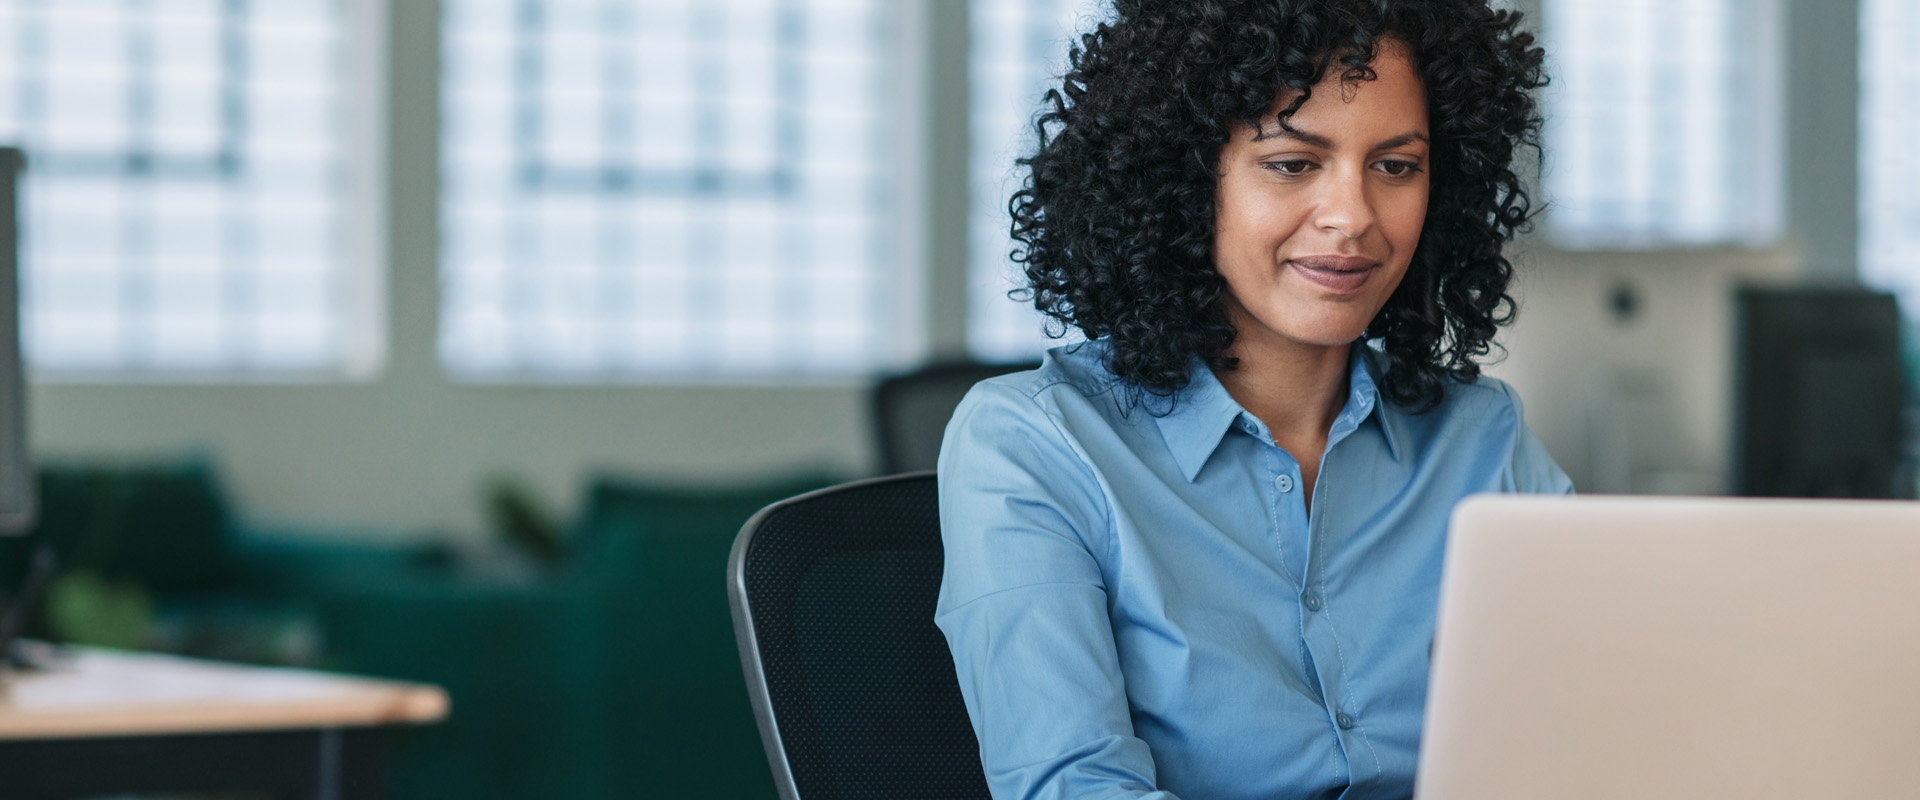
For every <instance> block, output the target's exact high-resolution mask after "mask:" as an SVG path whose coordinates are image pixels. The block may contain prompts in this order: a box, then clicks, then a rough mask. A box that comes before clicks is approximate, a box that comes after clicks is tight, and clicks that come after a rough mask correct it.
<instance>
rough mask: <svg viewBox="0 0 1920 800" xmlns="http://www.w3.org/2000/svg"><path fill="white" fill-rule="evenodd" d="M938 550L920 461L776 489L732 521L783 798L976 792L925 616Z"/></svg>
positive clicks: (743, 653) (757, 709) (736, 574)
mask: <svg viewBox="0 0 1920 800" xmlns="http://www.w3.org/2000/svg"><path fill="white" fill-rule="evenodd" d="M941 552H942V551H941V546H940V519H939V511H938V504H937V502H936V497H935V489H934V478H933V473H931V472H920V473H914V474H909V475H894V476H888V477H883V478H872V479H869V480H864V481H856V482H853V483H848V484H842V485H840V486H833V487H828V488H826V489H821V490H819V491H815V492H811V493H808V494H803V495H800V496H799V497H795V498H791V499H788V500H782V501H780V502H778V503H775V504H773V505H770V506H767V507H766V508H765V509H762V510H761V511H760V513H758V514H755V515H754V517H753V519H751V520H749V521H748V522H747V524H746V527H744V528H742V529H741V531H740V536H739V537H738V538H736V539H735V540H734V543H733V555H732V557H731V558H729V559H728V563H727V594H728V599H729V600H730V601H731V603H732V606H733V631H734V638H735V639H736V640H737V641H738V643H739V645H740V665H741V668H742V669H743V670H744V671H745V672H746V678H747V692H748V694H749V695H751V696H752V699H753V711H754V716H755V717H756V718H757V719H758V721H759V723H760V739H761V742H762V743H763V744H764V745H765V746H766V751H767V761H768V763H769V764H770V765H771V766H772V767H773V778H774V783H775V785H777V786H778V787H779V789H780V797H781V799H782V800H801V799H802V798H804V799H805V800H866V799H867V798H872V799H873V800H881V799H882V798H885V799H886V800H895V799H896V798H918V799H919V800H987V798H988V797H989V794H988V792H987V785H986V779H985V777H984V776H983V774H982V772H981V767H980V745H979V741H978V740H977V739H975V738H974V735H973V726H972V724H971V723H970V722H969V721H968V720H967V710H966V706H965V705H964V702H963V701H962V700H961V698H960V684H959V681H958V679H956V678H955V677H954V670H953V657H952V655H951V654H950V653H949V651H948V650H947V642H946V639H945V638H944V637H942V636H941V634H940V630H939V629H938V628H936V627H934V624H933V607H934V600H935V597H936V594H937V593H938V591H939V587H940V562H941Z"/></svg>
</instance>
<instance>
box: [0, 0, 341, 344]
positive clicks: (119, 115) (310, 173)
mask: <svg viewBox="0 0 1920 800" xmlns="http://www.w3.org/2000/svg"><path fill="white" fill-rule="evenodd" d="M346 17H347V14H346V12H345V10H344V9H343V8H342V6H341V4H340V3H339V2H325V1H324V0H274V2H245V1H244V0H164V2H160V1H158V0H58V2H55V1H54V0H0V142H7V143H18V144H19V145H21V146H22V147H23V148H24V149H25V150H26V151H27V157H28V166H27V172H26V176H25V180H24V183H23V187H22V194H23V205H24V209H23V213H24V221H23V222H24V224H23V231H22V240H23V241H22V273H23V274H22V297H23V307H24V313H23V336H24V345H25V349H26V354H27V358H28V361H29V363H31V364H32V365H33V367H34V368H35V369H36V370H37V371H39V372H40V373H42V374H53V375H59V374H75V373H79V374H88V375H104V376H132V375H140V374H150V375H181V374H189V373H192V374H205V375H225V376H236V375H285V374H303V373H317V374H324V373H337V372H341V371H349V370H356V369H360V368H364V367H366V366H370V363H369V362H370V360H371V353H370V350H371V348H372V347H373V346H375V343H371V342H369V341H368V337H367V334H366V333H365V332H366V331H367V330H369V329H370V327H371V326H370V325H369V324H368V320H367V318H366V317H367V315H368V314H370V313H371V311H372V309H371V308H369V307H368V305H369V304H368V303H367V302H365V299H364V297H365V292H364V291H362V290H363V289H364V288H365V286H364V284H363V283H357V282H356V279H359V280H364V278H365V273H364V272H354V271H352V270H350V269H349V267H348V263H347V261H348V259H347V258H346V256H347V252H348V251H347V248H348V246H349V245H348V243H349V242H350V241H351V239H352V236H353V235H354V229H353V228H352V226H351V221H350V220H349V219H348V217H347V215H346V214H344V213H343V209H342V206H343V205H344V204H343V202H342V200H343V197H345V193H346V192H347V191H349V190H350V189H351V188H353V180H352V179H351V177H350V176H349V175H348V169H347V166H348V165H347V160H348V158H347V157H348V154H347V152H346V150H347V149H348V148H347V145H346V143H347V142H348V141H350V136H349V135H348V133H349V131H348V128H347V123H348V119H347V114H346V108H345V101H346V97H345V96H344V94H345V92H346V90H347V89H346V87H347V84H348V83H349V82H350V81H349V80H348V79H347V75H346V73H347V70H346V69H345V63H344V59H345V58H346V53H345V48H344V45H345V37H344V36H343V30H344V29H345V27H346V24H347V20H346Z"/></svg>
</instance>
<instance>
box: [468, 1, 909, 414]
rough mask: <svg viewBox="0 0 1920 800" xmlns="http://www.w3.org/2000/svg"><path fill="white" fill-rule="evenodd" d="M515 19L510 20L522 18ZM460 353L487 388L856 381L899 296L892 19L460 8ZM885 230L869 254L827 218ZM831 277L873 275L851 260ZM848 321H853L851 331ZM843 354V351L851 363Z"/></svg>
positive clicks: (860, 6)
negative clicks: (830, 375)
mask: <svg viewBox="0 0 1920 800" xmlns="http://www.w3.org/2000/svg"><path fill="white" fill-rule="evenodd" d="M503 6H504V7H503ZM446 8H447V12H446V14H445V15H444V16H443V18H442V20H443V23H442V24H443V26H444V27H443V34H444V36H445V39H446V41H447V42H448V43H449V49H448V53H449V54H450V55H449V58H448V59H447V61H446V66H445V71H444V73H443V80H444V90H443V92H442V101H443V103H444V104H445V107H444V109H443V116H442V119H443V120H444V121H445V124H444V125H443V129H442V136H443V140H442V141H443V147H442V151H441V157H442V165H443V167H442V175H443V184H442V185H443V192H442V203H441V208H442V223H441V224H442V235H443V245H442V248H441V253H442V269H441V274H442V294H441V305H442V314H441V317H440V319H441V323H442V324H441V332H440V343H441V346H440V352H441V357H442V360H443V361H444V362H445V363H446V365H447V367H448V368H449V369H450V370H451V371H452V372H454V373H456V374H460V375H466V376H471V377H477V378H485V379H495V380H498V379H517V378H540V377H549V378H558V379H567V380H623V379H631V378H633V377H643V378H644V377H647V376H686V375H694V374H713V375H777V374H799V373H814V372H822V371H825V372H855V371H863V370H870V369H873V368H875V367H877V366H880V365H882V364H884V363H885V361H886V359H887V358H888V356H889V355H890V353H891V351H890V348H889V344H890V343H889V342H888V341H887V339H886V338H885V337H883V336H881V335H880V331H881V329H882V328H883V327H884V325H882V324H879V322H878V319H879V315H881V314H882V313H883V311H884V310H883V309H882V308H881V307H880V306H878V305H874V304H868V305H865V306H863V307H861V308H859V309H857V310H856V312H855V313H860V314H864V315H866V316H868V317H870V319H868V320H866V322H867V323H868V324H867V325H866V326H865V327H864V328H863V329H862V330H864V331H865V332H866V334H865V335H863V336H859V337H854V338H851V339H849V338H847V337H843V336H842V337H825V336H819V335H815V333H814V331H816V330H818V329H820V328H821V327H822V326H826V325H836V324H840V322H841V320H837V319H833V318H830V317H828V316H825V315H824V314H823V313H822V309H820V308H818V307H817V306H815V305H814V304H812V303H808V302H804V300H805V298H808V297H811V296H813V295H814V294H815V293H816V291H817V289H818V287H819V286H820V285H821V284H822V282H823V280H825V276H827V275H828V274H829V273H830V272H833V273H846V274H851V275H854V276H855V278H856V282H857V283H858V284H859V286H860V287H861V292H862V293H863V294H864V293H871V294H873V295H875V296H878V295H880V294H883V292H882V291H881V290H879V289H878V288H877V287H880V286H883V285H889V284H890V283H891V281H892V280H893V275H894V271H893V270H891V269H889V266H890V265H887V264H885V263H883V262H882V261H881V259H880V255H879V254H880V253H882V252H884V248H883V247H881V246H879V244H878V243H879V241H880V240H881V238H882V236H883V235H884V233H883V232H885V231H889V230H891V229H892V228H893V227H894V226H893V225H891V224H888V221H889V220H890V219H891V217H890V216H889V215H890V213H891V208H890V203H889V202H888V193H887V188H888V184H887V183H886V182H884V181H882V180H880V179H878V178H877V177H876V176H877V175H881V174H883V170H884V168H885V167H886V166H888V165H889V164H890V161H889V158H890V155H889V148H888V147H886V146H885V145H884V144H882V143H883V142H884V141H885V137H884V136H882V135H881V134H882V131H883V127H882V126H884V125H886V124H887V122H888V120H889V116H888V115H887V114H886V113H885V106H886V102H887V94H886V92H887V87H886V80H885V78H886V76H885V73H884V71H883V70H884V65H885V64H886V63H887V53H886V50H885V47H886V44H887V40H886V39H885V38H884V37H882V36H880V35H879V33H880V31H882V30H883V29H884V26H883V21H884V19H885V18H886V15H887V14H889V13H890V12H891V9H892V4H891V3H889V2H886V0H641V1H640V2H607V1H605V0H544V2H529V3H522V4H511V5H508V4H503V3H501V2H499V1H498V0H448V2H447V3H446ZM824 209H832V210H836V211H841V212H844V213H845V214H847V215H849V216H852V217H854V218H856V219H857V220H859V221H860V222H861V223H862V224H860V225H858V226H856V227H855V228H854V229H853V233H851V234H845V235H852V236H857V237H860V238H861V239H862V240H863V243H864V244H865V245H866V246H863V247H857V248H841V249H838V250H834V251H830V252H829V251H825V250H822V249H820V248H817V247H815V246H814V243H815V242H816V241H818V240H820V239H821V238H822V237H828V236H837V235H842V231H841V229H836V228H833V227H832V226H831V224H830V223H831V220H829V219H826V218H823V217H822V216H821V215H820V213H819V212H821V211H822V210H824ZM830 256H843V257H850V258H851V260H833V259H831V258H830ZM832 310H834V311H842V310H843V309H838V308H836V309H832ZM820 347H833V348H839V349H838V350H836V351H834V352H833V353H831V354H820V353H816V352H814V351H815V350H816V349H818V348H820Z"/></svg>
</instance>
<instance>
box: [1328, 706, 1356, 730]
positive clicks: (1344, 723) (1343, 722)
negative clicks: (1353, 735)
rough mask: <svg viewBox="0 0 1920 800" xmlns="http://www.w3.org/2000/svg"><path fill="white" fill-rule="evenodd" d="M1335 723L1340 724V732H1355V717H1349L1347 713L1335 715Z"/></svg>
mask: <svg viewBox="0 0 1920 800" xmlns="http://www.w3.org/2000/svg"><path fill="white" fill-rule="evenodd" d="M1333 721H1334V722H1338V723H1340V730H1343V731H1350V730H1353V717H1349V716H1347V713H1346V712H1344V711H1342V712H1340V713H1339V714H1336V715H1334V718H1333Z"/></svg>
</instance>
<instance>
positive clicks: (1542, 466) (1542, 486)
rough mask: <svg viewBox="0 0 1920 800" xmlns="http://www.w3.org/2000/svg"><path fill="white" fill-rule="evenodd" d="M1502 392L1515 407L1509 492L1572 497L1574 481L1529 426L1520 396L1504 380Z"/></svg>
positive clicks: (1509, 462)
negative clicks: (1569, 495) (1567, 495)
mask: <svg viewBox="0 0 1920 800" xmlns="http://www.w3.org/2000/svg"><path fill="white" fill-rule="evenodd" d="M1499 386H1500V390H1501V391H1502V392H1504V393H1505V394H1506V395H1507V400H1508V402H1511V403H1512V404H1513V416H1514V429H1513V454H1512V456H1511V457H1510V458H1509V460H1508V462H1507V471H1508V474H1509V476H1510V478H1509V481H1510V484H1509V486H1508V487H1507V490H1508V491H1510V492H1517V493H1521V494H1573V480H1572V479H1570V478H1568V477H1567V473H1566V472H1564V471H1562V470H1561V469H1560V465H1559V464H1558V463H1555V462H1554V460H1553V456H1552V455H1550V454H1549V453H1547V448H1546V446H1545V445H1543V444H1541V443H1540V438H1539V437H1537V436H1534V435H1533V429H1532V428H1530V427H1528V426H1527V413H1526V409H1525V407H1523V406H1522V405H1521V404H1520V393H1519V392H1516V391H1514V390H1513V387H1512V386H1509V385H1507V384H1506V382H1504V381H1502V382H1500V383H1499Z"/></svg>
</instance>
